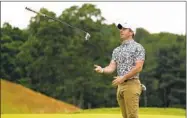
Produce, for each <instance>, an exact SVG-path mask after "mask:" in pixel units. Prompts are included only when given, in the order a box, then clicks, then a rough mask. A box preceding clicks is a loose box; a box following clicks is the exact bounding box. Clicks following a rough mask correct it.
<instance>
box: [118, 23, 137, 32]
mask: <svg viewBox="0 0 187 118" xmlns="http://www.w3.org/2000/svg"><path fill="white" fill-rule="evenodd" d="M117 27H118V29H122V28H129V29H131V30H132V31H133V32H134V34H136V28H135V27H134V26H132V25H131V24H128V23H123V24H121V23H119V24H118V25H117Z"/></svg>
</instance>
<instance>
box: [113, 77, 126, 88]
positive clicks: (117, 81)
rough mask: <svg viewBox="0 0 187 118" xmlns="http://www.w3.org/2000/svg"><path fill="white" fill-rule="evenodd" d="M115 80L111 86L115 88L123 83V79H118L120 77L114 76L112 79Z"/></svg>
mask: <svg viewBox="0 0 187 118" xmlns="http://www.w3.org/2000/svg"><path fill="white" fill-rule="evenodd" d="M114 78H115V79H114V80H113V81H112V85H113V86H117V85H118V84H121V83H123V82H124V81H125V78H123V77H120V76H116V77H114Z"/></svg>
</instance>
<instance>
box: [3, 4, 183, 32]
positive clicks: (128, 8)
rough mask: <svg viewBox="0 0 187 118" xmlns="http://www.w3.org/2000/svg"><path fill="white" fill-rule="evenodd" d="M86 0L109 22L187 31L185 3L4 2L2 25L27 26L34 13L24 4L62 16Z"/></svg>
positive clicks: (167, 30)
mask: <svg viewBox="0 0 187 118" xmlns="http://www.w3.org/2000/svg"><path fill="white" fill-rule="evenodd" d="M84 3H92V4H95V5H96V7H97V8H99V9H101V12H102V16H103V17H104V18H105V19H106V23H109V24H111V23H118V22H119V21H123V22H126V21H127V22H130V23H131V24H133V25H135V26H136V27H143V28H145V29H146V30H148V31H149V32H150V33H159V32H163V31H166V32H171V33H176V34H185V32H186V31H185V26H186V16H185V10H186V8H185V2H1V26H2V25H3V23H4V22H9V23H10V24H11V25H13V26H15V27H19V28H21V29H23V28H26V27H27V25H28V24H29V20H30V18H31V17H32V16H35V14H34V13H32V12H29V11H27V10H25V7H29V8H32V9H34V10H36V11H39V10H40V8H42V7H44V8H47V9H48V10H49V11H53V12H55V13H56V14H57V16H59V15H60V14H61V13H62V11H63V10H65V9H66V8H69V7H71V6H73V5H78V6H81V5H82V4H84ZM12 8H13V9H12Z"/></svg>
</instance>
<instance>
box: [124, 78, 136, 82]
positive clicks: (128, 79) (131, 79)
mask: <svg viewBox="0 0 187 118" xmlns="http://www.w3.org/2000/svg"><path fill="white" fill-rule="evenodd" d="M134 79H138V78H132V79H127V80H125V81H124V82H127V81H130V80H134Z"/></svg>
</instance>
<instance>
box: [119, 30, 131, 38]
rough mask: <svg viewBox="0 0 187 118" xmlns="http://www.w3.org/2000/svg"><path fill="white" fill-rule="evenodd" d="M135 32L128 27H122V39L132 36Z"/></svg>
mask: <svg viewBox="0 0 187 118" xmlns="http://www.w3.org/2000/svg"><path fill="white" fill-rule="evenodd" d="M132 35H133V33H132V32H131V30H130V29H128V28H122V29H120V38H121V39H122V40H125V39H128V38H129V37H130V36H132Z"/></svg>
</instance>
